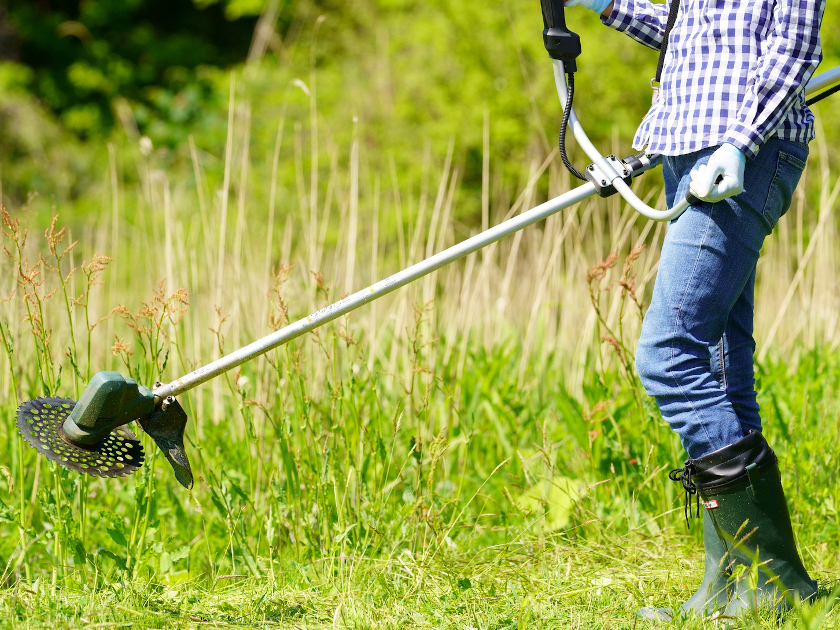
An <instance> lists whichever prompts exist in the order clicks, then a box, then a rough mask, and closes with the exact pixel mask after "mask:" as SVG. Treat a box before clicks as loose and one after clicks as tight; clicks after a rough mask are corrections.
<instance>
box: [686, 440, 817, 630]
mask: <svg viewBox="0 0 840 630" xmlns="http://www.w3.org/2000/svg"><path fill="white" fill-rule="evenodd" d="M689 466H692V467H693V474H692V475H691V482H693V484H694V485H695V486H696V489H697V492H698V494H699V497H700V499H701V500H702V504H703V507H704V508H705V510H704V511H705V513H706V515H707V516H708V517H709V518H710V520H711V521H712V523H713V525H714V528H715V531H716V532H717V535H718V538H719V539H720V542H721V545H722V546H723V548H724V549H725V556H726V558H725V561H724V564H725V565H726V568H727V569H728V572H729V573H730V574H731V575H732V576H733V577H732V582H733V584H732V587H733V592H732V594H731V601H730V602H729V603H728V604H727V606H726V609H725V611H724V612H725V614H726V615H730V616H737V615H739V614H741V613H743V612H744V611H745V610H748V609H757V608H775V609H776V610H784V609H786V608H789V607H790V606H791V605H792V603H793V602H794V601H795V600H797V599H798V600H810V599H812V598H814V597H815V596H816V594H817V583H816V582H815V581H814V580H812V579H811V578H810V577H809V576H808V572H807V571H806V570H805V567H804V566H803V564H802V560H801V558H800V556H799V552H798V551H797V548H796V541H795V539H794V536H793V527H792V526H791V522H790V514H789V512H788V506H787V501H786V500H785V494H784V490H783V489H782V483H781V478H780V476H779V464H778V460H777V459H776V454H775V453H774V452H773V449H771V448H770V447H769V446H768V444H767V441H766V440H765V439H764V436H763V435H761V433H758V432H755V431H753V432H750V433H749V434H748V435H747V436H745V437H744V438H742V439H741V440H739V441H737V442H735V443H734V444H731V445H729V446H727V447H724V448H722V449H719V450H717V451H714V452H713V453H709V454H708V455H704V456H703V457H700V458H698V459H696V460H689V461H688V462H687V463H686V467H687V468H688V467H689ZM751 572H752V577H750V573H751Z"/></svg>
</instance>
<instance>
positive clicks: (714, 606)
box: [636, 469, 731, 621]
mask: <svg viewBox="0 0 840 630" xmlns="http://www.w3.org/2000/svg"><path fill="white" fill-rule="evenodd" d="M678 470H680V469H678ZM703 547H704V549H705V552H706V568H705V571H704V573H703V581H702V582H700V586H699V587H698V588H697V590H696V591H695V592H694V594H693V595H692V596H691V597H689V598H688V600H687V601H686V602H685V603H684V604H683V605H682V606H680V612H681V613H682V614H683V615H696V616H700V617H702V616H706V615H712V614H714V613H715V612H717V611H721V612H722V611H723V610H724V609H725V608H726V606H727V604H729V602H730V599H731V593H730V591H731V588H728V581H729V576H730V574H729V571H728V567H727V564H728V559H727V554H726V547H724V545H723V543H722V542H721V539H720V537H719V536H718V534H717V531H715V525H714V523H713V522H712V518H711V516H710V515H709V513H708V511H706V510H704V511H703ZM636 616H637V617H639V618H640V619H647V620H650V621H670V620H671V618H672V617H673V616H674V612H673V610H671V609H670V608H653V607H645V608H641V609H639V611H638V612H637V613H636Z"/></svg>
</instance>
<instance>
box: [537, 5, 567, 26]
mask: <svg viewBox="0 0 840 630" xmlns="http://www.w3.org/2000/svg"><path fill="white" fill-rule="evenodd" d="M540 6H541V7H542V15H543V27H545V29H546V30H548V29H553V28H558V29H560V30H561V31H565V30H568V29H567V28H566V13H565V11H566V7H565V3H564V0H540Z"/></svg>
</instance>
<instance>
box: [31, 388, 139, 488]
mask: <svg viewBox="0 0 840 630" xmlns="http://www.w3.org/2000/svg"><path fill="white" fill-rule="evenodd" d="M75 407H76V401H75V400H71V399H70V398H36V399H34V400H29V401H27V402H25V403H23V404H22V405H21V406H20V407H18V411H17V426H18V429H19V430H20V433H21V435H23V437H24V438H25V439H26V441H27V442H29V443H30V444H31V445H32V446H33V447H34V448H35V449H36V450H37V451H38V452H39V453H41V454H42V455H45V456H46V458H47V459H49V460H51V461H54V462H56V463H57V464H60V465H61V466H64V467H65V468H69V469H70V470H75V471H76V472H80V473H85V474H88V475H95V476H97V477H125V476H126V475H130V474H131V473H133V472H134V471H135V470H137V469H138V468H140V467H141V466H142V465H143V447H142V446H141V444H140V442H139V441H138V440H137V438H136V436H135V435H134V433H132V432H131V431H130V430H129V429H128V427H125V426H121V427H118V428H116V429H115V430H113V431H112V432H110V433H109V434H108V435H107V436H105V437H104V438H103V439H101V440H100V441H99V442H98V443H97V444H95V445H93V446H79V445H77V444H74V443H73V442H71V441H70V440H69V439H68V438H67V437H66V435H65V434H64V430H63V428H62V426H63V424H64V421H65V420H66V419H67V418H68V416H70V413H71V412H72V411H73V409H74V408H75Z"/></svg>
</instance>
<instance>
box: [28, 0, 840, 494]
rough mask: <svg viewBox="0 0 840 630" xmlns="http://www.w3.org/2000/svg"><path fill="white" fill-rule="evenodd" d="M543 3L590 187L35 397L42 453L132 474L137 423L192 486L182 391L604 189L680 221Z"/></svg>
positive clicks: (557, 5) (822, 91)
mask: <svg viewBox="0 0 840 630" xmlns="http://www.w3.org/2000/svg"><path fill="white" fill-rule="evenodd" d="M541 4H542V13H543V23H544V27H545V28H544V30H543V41H544V43H545V47H546V50H547V51H548V53H549V56H550V57H551V59H552V64H553V66H554V78H555V82H556V84H557V93H558V95H559V97H560V102H561V104H562V106H563V118H562V123H561V131H560V148H561V155H562V158H563V162H564V164H566V166H567V167H569V169H570V170H572V171H573V172H575V173H576V174H577V175H578V176H579V177H581V179H583V178H585V179H586V180H587V181H586V183H585V184H583V185H582V186H579V187H577V188H574V189H572V190H570V191H569V192H567V193H564V194H562V195H560V196H559V197H556V198H555V199H552V200H550V201H547V202H545V203H543V204H541V205H539V206H537V207H536V208H533V209H531V210H528V211H526V212H523V213H522V214H520V215H518V216H516V217H514V218H512V219H510V220H508V221H505V222H503V223H500V224H499V225H497V226H495V227H492V228H490V229H489V230H487V231H485V232H482V233H480V234H477V235H475V236H473V237H471V238H468V239H467V240H465V241H463V242H461V243H459V244H457V245H454V246H452V247H450V248H449V249H446V250H444V251H442V252H440V253H438V254H435V255H434V256H432V257H430V258H427V259H426V260H423V261H421V262H419V263H417V264H415V265H412V266H411V267H409V268H407V269H404V270H403V271H400V272H398V273H396V274H394V275H392V276H390V277H389V278H386V279H384V280H381V281H379V282H377V283H376V284H374V285H372V286H370V287H368V288H366V289H363V290H361V291H359V292H357V293H354V294H352V295H349V296H347V297H345V298H344V299H342V300H339V301H338V302H336V303H334V304H331V305H329V306H327V307H325V308H323V309H321V310H320V311H317V312H316V313H313V314H312V315H309V316H308V317H305V318H303V319H301V320H299V321H297V322H295V323H293V324H290V325H288V326H286V327H285V328H282V329H280V330H278V331H276V332H274V333H272V334H270V335H268V336H267V337H264V338H262V339H260V340H258V341H255V342H253V343H251V344H250V345H248V346H245V347H244V348H241V349H239V350H236V351H235V352H232V353H230V354H228V355H227V356H224V357H222V358H221V359H218V360H216V361H213V362H212V363H210V364H208V365H205V366H204V367H200V368H198V369H196V370H194V371H192V372H190V373H189V374H186V375H185V376H182V377H180V378H177V379H175V380H174V381H172V382H171V383H166V384H163V383H155V384H154V386H153V387H152V388H151V389H149V388H148V387H145V386H143V385H140V384H138V383H136V382H135V381H134V380H132V379H130V378H126V377H124V376H122V375H121V374H119V373H118V372H99V373H98V374H96V375H95V376H94V377H93V378H92V379H91V381H90V383H88V385H87V387H86V388H85V390H84V392H83V393H82V396H81V398H80V399H79V400H78V401H74V400H71V399H69V398H36V399H34V400H29V401H27V402H25V403H23V404H22V405H21V406H20V407H19V408H18V411H17V426H18V428H19V430H20V432H21V434H22V435H23V437H24V438H25V439H26V440H27V441H28V442H29V443H30V444H31V445H32V446H33V447H34V448H35V449H37V450H38V452H39V453H41V454H43V455H45V456H46V457H47V458H48V459H50V460H52V461H54V462H56V463H57V464H59V465H61V466H64V467H65V468H68V469H70V470H74V471H77V472H81V473H86V474H89V475H95V476H98V477H122V476H126V475H130V474H131V473H133V472H134V471H135V470H137V469H138V468H140V466H142V465H143V457H144V454H143V448H142V446H141V444H140V442H139V441H138V440H137V438H136V436H135V435H134V433H132V432H131V431H130V430H129V429H128V427H127V426H126V425H127V424H128V423H130V422H132V421H135V422H137V423H138V424H139V425H140V426H141V427H142V429H143V430H144V431H145V432H146V433H148V434H149V435H150V436H151V437H152V439H153V440H154V442H155V443H156V444H157V445H158V447H159V448H160V449H161V450H162V451H163V454H164V456H165V457H166V459H167V461H168V462H169V463H170V465H171V466H172V468H173V470H174V472H175V476H176V478H177V479H178V481H179V482H180V483H181V484H182V485H183V486H184V487H186V488H191V487H192V484H193V475H192V471H191V469H190V463H189V460H188V459H187V455H186V452H185V450H184V429H185V427H186V425H187V414H186V413H185V412H184V410H183V408H182V407H181V405H180V404H179V403H178V401H177V399H176V396H178V395H180V394H182V393H184V392H186V391H188V390H190V389H192V388H194V387H197V386H198V385H200V384H202V383H204V382H206V381H209V380H210V379H212V378H215V377H217V376H219V375H220V374H223V373H224V372H227V371H228V370H230V369H232V368H234V367H236V366H238V365H242V364H243V363H245V362H246V361H250V360H251V359H253V358H255V357H258V356H260V355H262V354H265V353H266V352H268V351H269V350H272V349H273V348H277V347H278V346H281V345H283V344H285V343H287V342H288V341H291V340H292V339H295V338H296V337H300V336H301V335H303V334H305V333H308V332H309V331H311V330H314V329H315V328H318V327H319V326H322V325H324V324H326V323H328V322H330V321H332V320H334V319H336V318H338V317H341V316H342V315H345V314H347V313H349V312H351V311H353V310H355V309H357V308H359V307H360V306H362V305H364V304H367V303H368V302H371V301H373V300H375V299H377V298H380V297H382V296H383V295H386V294H388V293H390V292H392V291H394V290H396V289H398V288H400V287H402V286H404V285H406V284H408V283H410V282H413V281H415V280H417V279H418V278H422V277H423V276H425V275H427V274H429V273H431V272H433V271H435V270H437V269H440V268H441V267H444V266H446V265H448V264H450V263H452V262H454V261H456V260H458V259H460V258H463V257H464V256H466V255H468V254H471V253H472V252H475V251H477V250H479V249H481V248H483V247H486V246H488V245H490V244H491V243H495V242H496V241H498V240H500V239H502V238H504V237H505V236H507V235H509V234H513V233H514V232H517V231H519V230H521V229H523V228H525V227H527V226H529V225H532V224H534V223H536V222H538V221H541V220H543V219H545V218H546V217H549V216H551V215H553V214H555V213H556V212H558V211H560V210H563V209H564V208H568V207H569V206H571V205H573V204H576V203H578V202H580V201H583V200H584V199H587V198H589V197H592V196H593V195H595V194H598V195H600V196H601V197H608V196H610V195H613V194H616V193H618V194H620V195H621V196H622V197H623V198H624V199H625V200H626V201H627V202H628V203H629V204H630V205H631V206H632V207H633V208H634V209H635V210H636V211H637V212H638V213H640V214H642V215H643V216H645V217H648V218H650V219H653V220H656V221H670V220H672V219H674V218H676V217H678V216H679V215H680V214H681V213H682V212H684V211H685V209H686V208H688V206H689V205H690V204H692V203H695V202H696V199H694V198H692V197H691V195H690V194H689V195H687V198H686V199H682V200H680V201H679V202H678V203H677V204H676V205H675V206H674V207H673V208H671V209H668V210H657V209H655V208H651V207H650V206H648V205H647V204H645V203H644V202H643V201H642V200H641V199H639V197H637V196H636V194H635V193H634V192H633V191H632V190H631V188H630V183H631V181H632V179H633V178H635V177H638V176H639V175H642V174H643V173H645V172H647V171H649V170H651V169H653V168H655V167H656V166H658V165H659V164H660V163H661V156H659V155H655V154H647V153H640V154H638V155H631V156H628V157H626V158H624V159H619V158H617V157H615V156H613V155H610V156H607V157H604V156H602V155H601V154H600V153H599V152H598V150H597V149H596V148H595V146H594V145H593V144H592V143H591V142H590V141H589V138H588V137H587V136H586V133H585V132H584V131H583V128H582V126H581V124H580V121H579V120H578V118H577V116H576V115H575V112H574V108H573V106H572V101H573V96H574V72H575V70H576V58H577V57H578V55H579V54H580V51H581V48H580V38H579V37H578V36H577V35H576V34H575V33H572V32H571V31H569V30H568V29H567V28H566V23H565V17H564V7H563V0H541ZM567 79H568V81H567ZM832 86H834V87H832ZM838 90H840V67H838V68H834V69H832V70H830V71H828V72H825V73H823V74H821V75H820V76H818V77H815V78H814V79H812V80H811V81H810V82H809V83H808V85H807V87H806V90H805V91H806V94H807V95H814V94H817V93H819V94H817V95H816V96H814V97H813V98H811V100H810V101H809V103H812V102H816V101H817V100H821V99H822V98H825V97H826V96H828V95H830V94H833V93H835V92H837V91H838ZM569 125H570V126H571V128H572V133H573V134H574V136H575V139H576V140H577V142H578V144H579V145H580V147H581V148H582V149H583V151H584V153H586V155H587V156H588V157H589V158H590V159H591V160H592V163H591V164H590V165H589V166H587V167H586V168H585V169H584V172H583V173H577V172H576V171H574V170H573V169H572V167H571V164H570V163H569V161H568V157H567V156H566V151H565V134H566V130H567V127H568V126H569Z"/></svg>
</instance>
